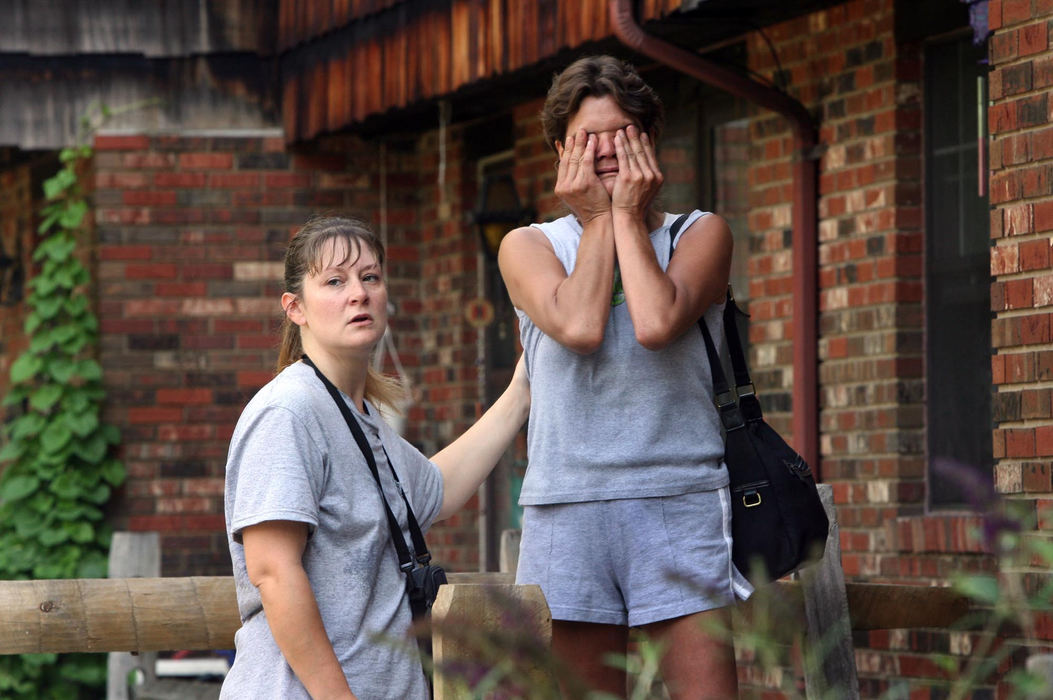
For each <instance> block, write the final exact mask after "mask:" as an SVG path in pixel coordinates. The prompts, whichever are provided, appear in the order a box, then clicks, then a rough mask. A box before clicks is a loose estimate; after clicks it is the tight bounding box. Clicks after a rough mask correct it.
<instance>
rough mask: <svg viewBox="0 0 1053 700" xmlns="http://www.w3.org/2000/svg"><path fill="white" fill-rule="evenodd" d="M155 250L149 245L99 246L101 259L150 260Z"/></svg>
mask: <svg viewBox="0 0 1053 700" xmlns="http://www.w3.org/2000/svg"><path fill="white" fill-rule="evenodd" d="M153 252H154V248H153V247H152V246H148V245H106V246H100V247H99V260H103V261H107V260H149V259H150V258H151V257H153Z"/></svg>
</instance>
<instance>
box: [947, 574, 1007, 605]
mask: <svg viewBox="0 0 1053 700" xmlns="http://www.w3.org/2000/svg"><path fill="white" fill-rule="evenodd" d="M954 587H955V588H957V589H958V591H960V592H961V593H963V594H964V595H967V596H969V597H970V598H972V599H973V600H975V601H977V602H980V603H984V604H987V605H994V604H995V603H997V602H998V600H999V598H1001V593H1000V592H999V586H998V579H997V578H996V577H994V576H985V575H973V576H961V577H959V578H957V579H956V580H955V582H954Z"/></svg>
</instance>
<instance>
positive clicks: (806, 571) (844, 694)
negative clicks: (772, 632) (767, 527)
mask: <svg viewBox="0 0 1053 700" xmlns="http://www.w3.org/2000/svg"><path fill="white" fill-rule="evenodd" d="M819 497H820V499H821V500H822V503H823V508H824V510H825V511H826V515H827V517H828V518H829V520H830V532H829V534H828V535H827V538H826V549H825V551H824V552H823V558H822V560H820V561H819V562H818V563H816V564H813V565H812V566H807V567H805V568H803V569H801V572H800V580H801V591H802V594H803V596H804V611H805V619H806V620H807V623H808V624H807V631H806V639H807V642H808V643H807V644H806V645H804V651H805V654H804V656H805V664H804V679H805V689H806V691H807V696H808V697H809V698H822V697H828V696H829V695H830V693H836V695H837V697H838V698H845V700H856V699H857V698H858V697H859V678H858V677H857V675H856V657H855V649H854V647H853V644H852V623H851V621H850V620H849V614H848V597H847V595H846V593H845V574H844V571H843V570H842V569H841V530H840V527H839V526H838V522H837V508H836V507H835V506H834V490H833V487H831V486H830V484H819Z"/></svg>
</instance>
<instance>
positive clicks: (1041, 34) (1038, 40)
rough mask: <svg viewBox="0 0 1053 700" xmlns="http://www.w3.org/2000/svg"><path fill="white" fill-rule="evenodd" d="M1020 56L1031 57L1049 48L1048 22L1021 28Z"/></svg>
mask: <svg viewBox="0 0 1053 700" xmlns="http://www.w3.org/2000/svg"><path fill="white" fill-rule="evenodd" d="M1019 42H1020V43H1019V45H1020V55H1021V56H1030V55H1032V54H1036V53H1042V52H1043V51H1045V50H1046V49H1048V48H1049V30H1048V29H1047V27H1046V22H1040V23H1038V24H1029V25H1027V26H1026V27H1021V28H1020V40H1019Z"/></svg>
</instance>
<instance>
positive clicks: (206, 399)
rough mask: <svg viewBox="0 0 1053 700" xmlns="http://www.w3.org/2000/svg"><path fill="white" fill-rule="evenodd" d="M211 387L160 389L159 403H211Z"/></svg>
mask: <svg viewBox="0 0 1053 700" xmlns="http://www.w3.org/2000/svg"><path fill="white" fill-rule="evenodd" d="M211 402H212V390H211V389H158V390H157V403H159V404H169V403H175V404H180V405H182V404H191V403H211Z"/></svg>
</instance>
